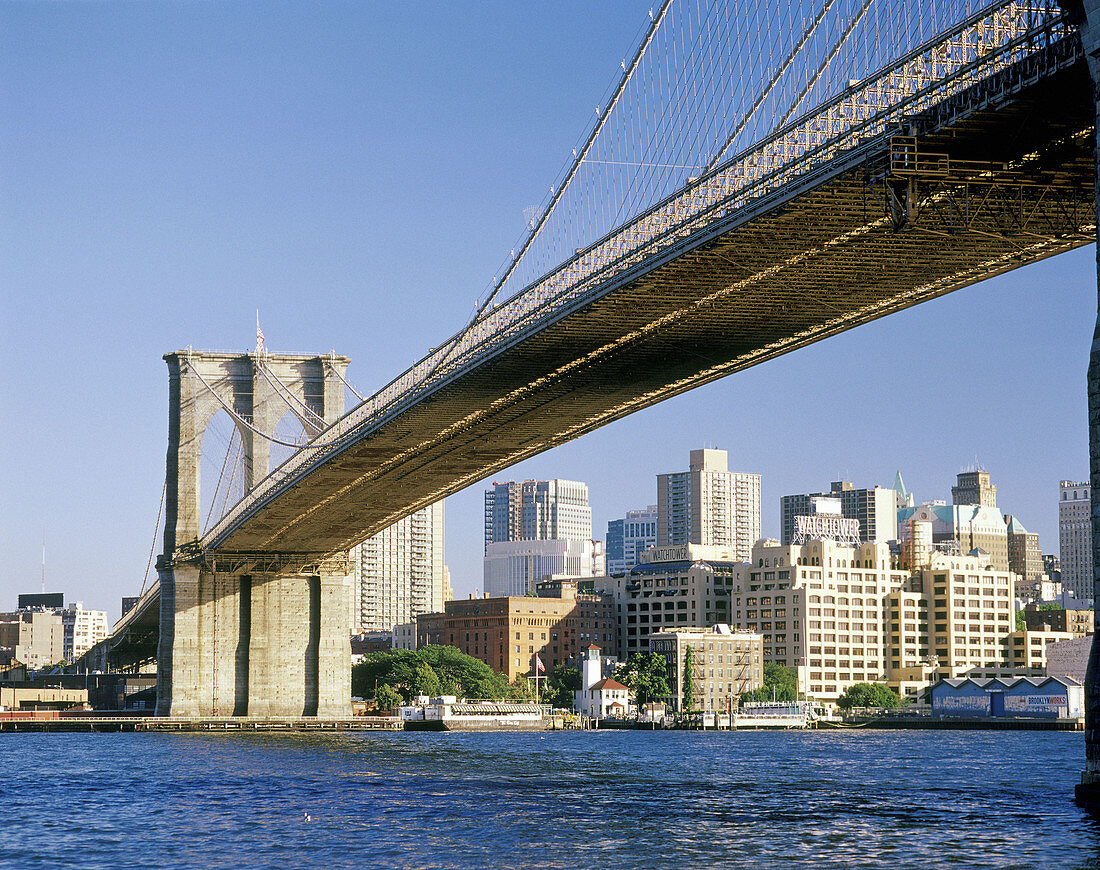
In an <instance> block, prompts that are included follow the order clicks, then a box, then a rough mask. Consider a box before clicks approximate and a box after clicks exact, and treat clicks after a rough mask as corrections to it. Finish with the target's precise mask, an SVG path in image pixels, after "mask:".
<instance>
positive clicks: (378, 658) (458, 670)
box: [351, 646, 516, 701]
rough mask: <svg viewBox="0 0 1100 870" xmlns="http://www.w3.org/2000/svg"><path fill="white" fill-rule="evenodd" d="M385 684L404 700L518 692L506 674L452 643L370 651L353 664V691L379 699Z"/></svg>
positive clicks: (484, 695)
mask: <svg viewBox="0 0 1100 870" xmlns="http://www.w3.org/2000/svg"><path fill="white" fill-rule="evenodd" d="M383 686H388V687H389V688H390V689H392V690H393V691H394V692H396V693H397V694H398V695H400V697H401V698H402V699H403V700H404V701H409V700H411V699H412V697H413V696H414V695H432V696H434V695H458V696H460V697H465V698H511V697H514V695H515V692H516V689H515V688H514V687H512V686H510V685H509V683H508V681H507V680H506V679H505V678H504V675H503V674H498V673H496V672H495V671H494V670H493V669H492V668H490V667H489V666H488V665H487V664H485V663H484V662H482V661H478V660H477V659H475V658H473V657H472V656H468V655H466V654H464V653H462V652H460V651H459V650H457V649H455V648H454V647H453V646H426V647H421V648H420V649H418V650H404V649H395V650H387V651H385V652H376V653H369V654H368V655H367V656H365V657H364V658H363V661H361V662H360V663H359V664H357V665H356V666H355V667H354V668H352V670H351V689H352V694H353V695H358V696H360V697H362V698H376V699H377V697H378V692H379V691H380V690H381V688H382V687H383Z"/></svg>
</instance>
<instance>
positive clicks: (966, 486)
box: [951, 471, 997, 507]
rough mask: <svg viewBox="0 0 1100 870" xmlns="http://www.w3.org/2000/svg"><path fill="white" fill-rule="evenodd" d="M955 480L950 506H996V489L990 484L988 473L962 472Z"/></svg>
mask: <svg viewBox="0 0 1100 870" xmlns="http://www.w3.org/2000/svg"><path fill="white" fill-rule="evenodd" d="M957 479H958V484H957V485H955V486H953V487H951V503H952V504H979V505H984V506H985V507H996V506H997V487H996V486H994V485H993V484H992V483H990V479H989V472H988V471H964V472H961V473H960V474H959V475H958V476H957Z"/></svg>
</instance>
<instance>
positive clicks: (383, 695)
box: [374, 683, 401, 710]
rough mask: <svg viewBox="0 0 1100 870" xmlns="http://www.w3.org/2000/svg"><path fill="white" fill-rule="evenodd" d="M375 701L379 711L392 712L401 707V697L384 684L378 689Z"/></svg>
mask: <svg viewBox="0 0 1100 870" xmlns="http://www.w3.org/2000/svg"><path fill="white" fill-rule="evenodd" d="M374 700H375V702H376V703H377V704H378V709H379V710H392V709H394V708H395V707H400V706H401V696H400V695H399V694H397V692H395V691H394V690H393V689H391V688H390V687H389V686H387V685H385V684H384V683H383V684H382V685H381V686H380V687H379V688H378V692H377V693H376V694H375V697H374Z"/></svg>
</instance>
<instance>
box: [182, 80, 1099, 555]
mask: <svg viewBox="0 0 1100 870" xmlns="http://www.w3.org/2000/svg"><path fill="white" fill-rule="evenodd" d="M1078 69H1080V67H1079V68H1078ZM1080 76H1081V79H1082V84H1083V86H1084V87H1085V88H1087V87H1088V83H1087V79H1086V78H1085V76H1086V73H1085V72H1084V70H1083V69H1081V70H1080ZM1045 96H1050V94H1046V95H1045ZM1086 99H1087V97H1086ZM1086 111H1087V117H1088V123H1087V126H1091V125H1092V121H1093V117H1094V114H1095V113H1094V112H1093V111H1091V110H1087V109H1086ZM985 114H988V113H985ZM1043 121H1044V122H1045V121H1051V118H1050V117H1048V118H1044V119H1043ZM948 123H949V124H950V122H948ZM980 123H981V119H980V118H979V119H978V121H977V122H976V123H975V124H972V125H971V127H972V128H974V127H976V126H977V125H980ZM1041 123H1042V122H1039V125H1040V126H1041ZM1075 129H1076V128H1075ZM1016 132H1018V131H1016ZM962 133H963V134H966V135H967V136H969V139H968V140H964V138H962V137H961V136H960V138H951V139H950V141H951V142H952V143H954V144H953V146H952V147H953V148H954V149H955V150H958V149H959V148H960V147H961V146H960V143H963V142H964V141H969V142H970V143H971V144H972V145H973V143H981V144H983V145H984V144H985V143H987V142H988V141H990V139H991V138H994V139H996V140H997V141H1001V140H1005V141H1007V140H1008V139H1009V138H1010V137H1008V136H1006V135H1001V136H1000V137H994V136H992V134H991V133H990V132H989V131H984V130H980V129H972V130H970V131H969V132H967V131H965V130H964V131H962ZM983 133H984V134H985V135H982V134H983ZM948 134H950V136H951V137H954V136H955V133H954V132H953V131H952V130H950V129H948ZM942 141H943V137H942V136H941V137H939V140H938V141H932V142H930V145H929V147H932V149H933V150H941V149H940V148H937V147H935V146H938V145H940V144H942ZM973 150H974V149H973V147H971V151H973ZM1021 150H1023V151H1024V153H1026V149H1021ZM1091 150H1092V145H1091V136H1090V137H1089V151H1090V152H1091ZM962 157H963V160H964V161H965V160H966V159H967V155H966V154H965V153H964V154H963V155H962ZM999 159H1000V158H999ZM1004 159H1005V160H1007V159H1009V155H1006V156H1005V157H1004ZM1094 163H1095V158H1094V156H1093V155H1092V154H1091V153H1090V154H1088V155H1087V158H1086V171H1087V174H1088V176H1089V177H1088V179H1087V181H1086V180H1084V179H1083V178H1082V184H1086V183H1087V185H1088V191H1089V192H1088V193H1083V196H1082V199H1083V203H1082V207H1083V208H1084V209H1085V211H1086V213H1087V214H1088V221H1087V223H1088V224H1090V227H1089V233H1088V235H1087V236H1086V237H1085V238H1083V239H1081V238H1070V237H1068V236H1067V238H1066V240H1065V241H1064V243H1060V244H1052V246H1051V247H1049V248H1047V249H1045V250H1043V251H1039V252H1037V253H1034V254H1030V255H1029V256H1031V258H1032V259H1038V258H1041V257H1043V256H1051V255H1053V254H1055V253H1060V252H1061V251H1062V250H1068V249H1070V248H1071V247H1075V246H1077V245H1079V244H1086V243H1089V242H1090V241H1091V240H1092V239H1093V238H1094V230H1093V227H1092V226H1091V224H1092V221H1093V220H1094V203H1093V197H1092V196H1091V188H1092V183H1093V182H1092V177H1091V176H1092V175H1093V172H1094ZM1070 170H1072V167H1069V168H1068V169H1067V171H1070ZM860 174H861V173H860V172H859V171H858V170H854V171H852V172H850V173H848V174H846V175H844V176H843V177H839V178H836V179H834V181H833V182H831V183H830V184H828V185H825V186H824V187H822V188H820V189H818V190H817V191H816V192H813V193H809V194H806V195H802V196H800V197H796V198H795V199H793V200H787V201H785V202H784V203H782V204H773V205H771V206H770V207H769V210H768V212H767V214H765V215H763V216H762V219H761V220H760V221H759V223H758V224H757V225H756V226H755V227H744V226H742V227H736V228H731V229H730V230H729V231H728V233H727V234H726V235H725V236H724V237H723V238H721V239H717V240H714V241H713V242H711V243H709V244H707V245H704V246H701V247H697V248H694V249H693V250H691V251H689V252H688V253H687V254H686V255H685V256H683V257H682V259H681V261H680V264H679V266H677V265H676V264H671V265H664V266H661V267H659V268H657V269H655V270H654V271H653V272H651V273H650V274H649V275H648V276H646V277H642V278H637V279H634V280H631V281H629V282H626V284H625V285H624V286H620V287H619V288H618V289H617V290H616V292H615V293H614V294H609V295H607V296H605V297H600V298H596V299H593V300H592V301H590V302H587V303H586V304H585V305H583V306H580V307H579V309H578V311H577V312H576V313H571V314H570V317H569V318H566V319H565V320H563V321H561V322H558V323H554V324H551V325H549V326H548V327H547V328H546V329H545V330H544V331H543V332H542V333H541V334H539V335H535V336H532V337H529V338H528V339H527V340H526V341H525V342H523V343H522V344H523V346H524V347H526V353H525V352H524V351H523V350H522V349H512V348H510V349H508V350H507V351H506V352H502V353H501V354H500V355H498V356H495V357H493V358H490V359H487V360H486V361H485V362H484V363H480V364H479V365H478V366H476V367H475V368H474V369H471V370H468V371H466V372H464V373H463V374H462V376H461V377H456V378H455V380H454V382H453V383H450V384H448V385H445V386H442V387H440V388H439V389H438V391H436V392H434V393H433V394H431V395H430V396H428V397H426V399H425V400H424V401H422V402H420V403H419V404H418V405H416V406H415V407H411V408H407V409H404V410H402V411H401V412H400V413H399V414H398V415H396V416H395V417H393V418H390V419H389V420H388V421H386V422H385V423H383V424H382V425H381V426H380V427H379V428H378V429H373V430H372V432H371V436H370V439H369V441H370V443H368V439H363V440H362V441H360V442H358V443H357V444H355V445H354V446H352V447H349V448H347V449H346V450H344V451H343V452H342V453H341V454H340V455H339V456H338V457H336V458H335V460H334V461H332V462H330V463H329V464H328V465H327V467H326V468H321V469H317V470H310V471H309V472H308V473H307V474H306V475H304V476H303V477H302V478H300V479H296V480H294V481H293V483H292V484H291V485H289V486H288V487H287V488H286V489H285V490H284V491H282V492H280V493H279V496H280V498H279V499H278V500H276V499H272V502H271V504H270V505H263V506H261V507H260V509H259V510H258V511H257V512H256V515H255V516H254V517H253V518H252V519H250V520H249V522H251V523H253V529H252V530H251V532H249V531H248V530H243V531H242V529H243V525H242V527H241V528H237V529H235V530H233V531H228V532H227V533H226V534H225V535H224V536H222V537H221V538H219V540H218V541H217V542H216V544H215V546H214V547H213V548H212V549H213V550H214V551H215V553H220V554H222V555H224V556H232V555H234V554H235V553H239V554H241V555H245V554H248V553H256V552H263V551H265V550H273V551H280V552H291V551H302V550H304V549H306V546H305V541H307V540H308V541H309V542H310V543H311V544H317V543H318V541H319V539H320V538H321V537H323V536H324V532H325V531H326V530H328V529H335V528H338V527H341V526H342V525H343V524H342V523H339V522H333V521H331V520H332V518H333V517H339V518H340V519H345V518H346V519H347V520H348V521H349V523H350V522H354V521H355V519H356V518H363V525H362V527H361V528H360V529H359V530H357V531H355V532H354V533H353V534H352V535H349V539H348V540H339V539H335V538H334V539H333V540H331V541H326V542H324V543H323V545H322V546H320V547H319V548H318V549H319V550H321V551H330V550H332V551H335V550H339V549H343V548H344V547H345V546H347V545H350V544H351V543H354V540H351V539H350V537H354V538H355V539H359V540H361V539H362V537H365V536H366V535H369V534H371V533H373V531H376V530H377V529H378V528H382V527H385V526H386V525H389V524H390V523H392V522H395V521H396V520H398V519H400V517H401V516H402V515H403V514H404V513H407V512H408V510H404V511H403V512H402V511H401V510H400V506H398V505H395V504H394V505H387V504H386V500H387V499H388V498H389V495H390V494H391V493H395V492H398V491H401V492H402V493H404V495H403V497H405V498H407V499H409V504H408V507H409V508H410V509H412V510H415V509H416V507H418V506H420V505H421V504H422V503H423V504H426V503H430V502H432V501H436V500H438V499H439V498H442V497H443V496H445V495H447V494H449V493H450V492H453V491H455V490H457V489H460V488H462V486H465V485H468V484H469V483H472V482H474V481H475V480H478V479H481V478H482V477H485V476H487V475H489V474H492V473H495V472H496V471H497V470H500V469H503V468H506V467H508V466H509V465H511V464H513V463H515V462H517V461H519V460H521V459H524V458H526V457H527V456H529V455H533V454H535V453H538V452H541V451H542V450H545V449H548V448H549V447H551V446H555V445H556V444H558V443H562V442H564V441H565V440H569V439H571V438H573V437H576V436H577V435H579V434H583V433H584V432H587V431H590V430H591V429H594V428H597V427H598V426H600V425H603V424H605V423H607V422H611V421H612V420H614V419H618V417H620V416H624V415H625V414H627V413H631V412H632V411H634V410H638V409H640V408H641V407H644V406H646V405H648V404H653V403H654V402H656V401H659V400H661V399H664V398H668V397H669V396H672V395H676V394H677V393H679V392H682V391H685V390H687V389H691V388H693V387H696V386H699V385H701V384H703V383H706V382H708V381H710V380H713V379H717V378H719V377H723V376H725V375H727V374H729V373H732V372H733V371H737V370H740V369H743V368H747V367H749V366H751V365H755V364H757V363H759V362H762V361H764V360H765V359H769V358H772V357H774V356H777V355H779V354H781V353H785V352H788V351H790V350H793V349H795V348H796V347H800V346H803V345H804V344H808V343H811V342H812V341H816V340H819V339H821V338H824V337H826V336H828V335H832V334H836V333H837V332H840V331H843V330H846V329H850V328H852V327H853V326H856V325H859V324H860V323H864V322H867V321H869V320H871V319H874V318H876V317H879V316H883V315H885V314H888V313H891V312H892V311H897V310H900V309H901V308H904V307H908V306H910V305H914V304H917V303H919V302H921V301H924V300H925V299H929V298H934V297H935V296H938V295H942V294H943V293H946V292H950V291H952V290H954V289H958V288H959V287H963V286H967V285H968V284H971V283H975V282H977V281H979V280H983V279H984V278H987V277H990V276H991V275H992V274H998V273H999V272H1000V271H1007V270H1008V269H1011V268H1016V267H1017V266H1018V265H1023V261H1019V262H1017V261H1012V262H1010V261H1009V260H1008V259H1007V258H1008V254H1007V253H1006V252H1007V251H1010V250H1011V251H1015V250H1016V248H1017V245H1016V244H1015V242H1014V240H1011V239H1002V240H995V241H989V239H991V235H990V232H986V233H983V234H979V235H975V234H966V233H960V234H954V235H951V236H946V235H945V234H943V233H939V234H937V235H932V236H929V235H928V234H927V232H926V233H925V235H919V234H918V233H914V232H902V233H896V232H891V231H890V230H889V228H888V227H886V228H876V227H875V221H873V220H871V219H872V218H874V217H875V214H870V215H868V214H867V212H868V211H871V212H875V206H874V205H871V206H870V208H868V203H867V200H868V194H867V184H866V183H865V182H864V183H859V179H858V177H857V176H859V175H860ZM1031 189H1034V188H1031ZM870 198H871V199H872V200H873V198H874V194H871V195H870ZM1037 205H1038V201H1035V202H1034V203H1032V204H1029V205H1028V210H1029V211H1030V209H1031V208H1032V207H1033V206H1037ZM845 210H847V216H848V217H852V220H853V221H855V223H845V222H844V220H842V217H843V216H844V215H842V213H844V212H845ZM932 211H933V210H930V214H931V213H932ZM809 214H813V215H815V217H814V221H813V224H814V225H813V227H812V228H807V227H805V226H802V225H800V222H801V223H802V224H809V223H810V222H811V221H810V220H809V218H808V217H806V216H807V215H809ZM978 229H987V230H990V231H996V229H997V227H996V226H994V225H992V224H990V225H989V226H988V227H987V226H985V225H984V224H983V225H982V226H979V227H978ZM1066 229H1067V230H1073V229H1074V228H1073V227H1072V226H1071V227H1067V228H1066ZM796 231H797V232H802V233H803V235H802V237H801V238H799V239H795V238H793V236H794V234H795V232H796ZM806 233H809V234H810V235H809V236H807V235H805V234H806ZM930 238H931V239H934V240H935V244H934V245H930V244H929V239H930ZM979 243H980V244H982V245H985V246H986V247H985V249H984V251H985V253H983V252H977V253H976V252H975V251H972V250H971V248H972V247H974V245H976V244H979ZM967 245H969V246H970V247H967ZM807 249H809V253H808V254H804V253H800V252H804V251H806V250H807ZM886 249H888V250H889V251H890V252H893V253H895V254H897V252H898V251H901V252H902V254H901V255H898V260H900V262H897V261H896V262H895V263H893V264H891V268H890V271H886V265H885V263H886V261H887V260H886V257H885V255H884V253H883V251H884V250H886ZM826 253H836V255H837V256H839V257H841V258H842V262H841V265H842V266H843V267H844V268H845V270H846V271H845V274H844V281H843V282H841V283H843V287H841V288H839V289H837V288H836V287H835V285H836V284H837V283H838V282H837V280H836V279H835V278H834V279H829V278H828V276H829V275H830V274H831V271H830V267H829V264H828V263H827V262H826V258H825V254H826ZM991 255H997V256H998V257H1000V259H997V260H991V259H989V257H990V256H991ZM929 258H932V261H933V262H929ZM960 262H962V263H967V264H969V263H974V262H977V263H978V265H979V266H980V267H981V269H982V271H977V270H971V271H963V272H957V271H953V270H955V268H956V266H957V264H958V263H960ZM685 263H686V268H687V269H690V268H692V267H693V266H695V267H704V266H705V268H703V269H702V273H703V274H702V276H701V277H700V276H699V268H697V270H696V273H695V274H693V275H686V274H685ZM990 264H996V265H990ZM959 268H964V267H959ZM746 275H747V276H748V278H745V276H746ZM931 279H935V281H936V283H935V285H934V286H932V285H927V284H926V282H928V281H929V280H931ZM887 283H889V284H892V285H893V287H892V288H891V289H889V290H887V289H885V285H886V284H887ZM830 284H831V285H833V292H832V293H831V294H830V295H828V296H827V295H826V293H825V292H824V291H823V290H822V288H823V287H828V286H829V285H830ZM902 285H904V286H902ZM918 286H929V287H930V289H928V290H927V292H921V293H920V294H914V293H908V292H902V291H907V290H908V289H909V288H913V287H918ZM733 291H737V292H733ZM895 292H896V294H897V295H895ZM662 306H663V307H662ZM655 307H656V308H659V309H660V310H658V311H657V314H655V315H654V316H653V318H652V319H641V318H639V317H638V316H637V315H638V312H639V311H641V310H642V309H643V308H644V309H648V310H653V309H654V308H655ZM838 311H843V313H842V314H839V315H838V314H837V312H838ZM571 325H572V328H571ZM749 333H752V335H749ZM645 342H648V344H645ZM517 348H519V345H517ZM463 391H465V395H464V396H460V398H456V396H459V395H460V394H461V393H463ZM461 405H464V407H462V406H461ZM551 418H552V419H551ZM554 425H556V426H558V427H559V428H558V429H556V430H554V431H553V432H551V431H549V430H548V429H547V426H554ZM440 472H442V474H441V473H440ZM448 477H449V479H450V480H452V481H453V485H447V486H444V485H443V484H441V483H439V481H440V480H441V478H448ZM326 478H327V479H326ZM368 489H369V490H371V492H370V493H367V490H368ZM380 493H381V494H382V495H383V496H385V498H383V499H379V498H378V495H379V494H380ZM410 493H411V495H410ZM314 494H317V495H316V498H314ZM367 495H371V496H373V497H372V498H368V497H366V496H367ZM414 498H415V499H416V504H413V499H414ZM276 501H278V502H280V504H278V505H276ZM364 505H366V506H367V508H366V509H364V507H363V506H364ZM320 507H324V509H325V512H326V519H327V520H329V521H327V522H325V523H324V525H325V526H326V527H327V529H319V528H318V527H317V525H316V524H314V525H313V526H312V527H311V526H310V522H311V521H312V520H311V516H312V515H314V514H315V513H317V515H318V516H319V515H320V512H319V511H318V510H317V509H318V508H320ZM364 510H366V511H367V513H370V512H375V513H376V515H375V516H370V517H367V514H366V513H364ZM353 513H354V514H356V515H357V516H356V517H353V516H352V515H353ZM261 514H263V515H264V516H261ZM368 520H369V522H368ZM203 543H204V545H205V544H206V543H207V542H205V541H204V542H203Z"/></svg>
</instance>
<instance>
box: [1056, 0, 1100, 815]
mask: <svg viewBox="0 0 1100 870" xmlns="http://www.w3.org/2000/svg"><path fill="white" fill-rule="evenodd" d="M1064 6H1065V8H1066V10H1067V12H1070V13H1071V14H1072V15H1074V16H1075V18H1076V22H1077V26H1078V32H1079V33H1080V35H1081V44H1082V47H1083V48H1084V52H1085V57H1086V59H1087V61H1088V66H1089V73H1090V75H1091V77H1092V84H1093V100H1094V102H1096V104H1097V107H1096V108H1097V111H1096V115H1097V119H1098V120H1100V99H1098V96H1100V0H1084V2H1081V0H1067V2H1066V3H1065V4H1064ZM1096 155H1097V160H1098V166H1097V187H1096V193H1095V194H1094V196H1095V201H1096V214H1097V225H1098V227H1100V147H1098V148H1097V149H1096ZM1097 252H1098V258H1097V288H1098V295H1100V246H1098V247H1097ZM1088 414H1089V480H1090V482H1091V484H1092V492H1093V498H1092V578H1093V583H1092V585H1093V589H1092V594H1093V599H1094V607H1097V608H1100V497H1098V494H1100V304H1098V306H1097V320H1096V329H1095V331H1094V332H1093V337H1092V350H1091V352H1090V355H1089V367H1088ZM1097 615H1098V616H1100V609H1098V611H1097ZM1076 799H1077V803H1079V804H1081V805H1082V806H1086V807H1089V808H1090V809H1093V810H1100V645H1098V644H1097V643H1096V641H1095V639H1094V640H1093V644H1092V651H1091V653H1090V655H1089V664H1088V670H1087V672H1086V674H1085V770H1084V772H1083V773H1082V774H1081V783H1080V784H1079V785H1078V786H1077V789H1076Z"/></svg>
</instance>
